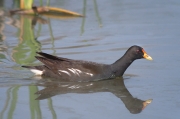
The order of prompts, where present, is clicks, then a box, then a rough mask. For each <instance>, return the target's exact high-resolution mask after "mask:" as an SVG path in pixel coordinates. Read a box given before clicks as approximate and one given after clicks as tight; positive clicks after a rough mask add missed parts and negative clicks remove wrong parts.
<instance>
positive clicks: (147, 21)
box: [0, 0, 180, 119]
mask: <svg viewBox="0 0 180 119" xmlns="http://www.w3.org/2000/svg"><path fill="white" fill-rule="evenodd" d="M34 4H35V5H39V1H38V0H35V3H34ZM45 4H46V2H45V1H44V5H45ZM50 5H51V6H53V7H61V8H65V9H69V10H72V11H75V12H78V13H80V14H83V15H85V16H86V17H67V16H66V17H65V16H54V17H53V16H40V17H38V18H34V17H33V16H18V15H15V16H10V15H9V14H8V10H10V9H15V8H16V6H17V3H13V0H4V1H0V6H1V7H0V65H1V68H0V94H1V95H0V119H6V118H7V119H24V118H26V119H51V118H52V119H60V118H61V119H119V118H124V119H179V117H180V95H179V94H180V75H179V72H180V53H179V52H180V40H179V38H180V33H179V32H180V1H179V0H161V1H157V0H144V1H142V0H113V1H110V0H93V1H89V0H68V1H67V0H51V2H50ZM132 45H140V46H142V47H143V48H144V49H145V50H146V52H147V53H148V54H149V55H151V56H152V58H153V61H147V60H143V59H141V60H137V61H135V62H134V63H133V64H132V65H131V66H130V67H129V68H128V70H127V71H126V72H125V75H124V78H123V79H122V78H120V79H113V80H106V81H97V82H83V83H80V82H53V81H51V80H50V79H47V80H46V81H47V82H46V81H42V80H39V79H40V78H39V77H34V75H33V74H32V73H31V72H30V71H29V70H27V69H24V68H21V66H22V65H31V64H41V63H40V62H39V61H37V60H36V59H35V58H34V56H36V51H43V52H46V53H49V54H53V55H57V56H61V57H66V58H72V59H82V60H89V61H94V62H99V63H107V64H110V63H113V62H114V61H116V60H117V59H118V58H120V57H121V56H122V55H123V54H124V52H125V51H126V50H127V49H128V48H129V47H130V46H132ZM37 91H38V93H39V95H38V94H35V93H36V92H37ZM38 96H40V97H38ZM36 98H37V99H36ZM35 99H36V100H35ZM147 99H153V101H152V102H151V104H149V105H148V106H147V107H146V108H145V109H143V110H142V111H141V110H140V109H141V108H142V107H141V106H142V101H144V100H147Z"/></svg>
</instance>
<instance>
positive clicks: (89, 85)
mask: <svg viewBox="0 0 180 119" xmlns="http://www.w3.org/2000/svg"><path fill="white" fill-rule="evenodd" d="M39 85H40V86H45V87H46V88H44V89H42V90H40V91H38V92H36V94H38V95H39V96H38V98H37V100H42V99H46V98H50V97H52V96H55V95H58V94H66V93H95V92H111V93H113V94H114V95H116V96H117V97H118V98H120V99H121V100H122V102H123V103H124V105H125V107H126V108H127V109H128V110H129V111H130V113H132V114H137V113H140V112H141V111H142V110H143V109H145V107H146V106H147V105H148V104H150V103H151V101H152V99H149V100H146V101H143V100H140V99H137V98H134V97H133V96H132V95H131V94H130V92H129V91H128V90H127V88H126V86H125V85H124V79H123V78H116V79H112V80H102V81H93V82H57V81H56V82H45V83H42V82H41V84H39Z"/></svg>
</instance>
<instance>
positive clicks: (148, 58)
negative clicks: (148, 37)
mask: <svg viewBox="0 0 180 119" xmlns="http://www.w3.org/2000/svg"><path fill="white" fill-rule="evenodd" d="M142 52H143V53H144V55H143V57H144V58H145V59H147V60H153V59H152V57H151V56H149V55H148V54H147V53H146V51H145V50H144V49H142Z"/></svg>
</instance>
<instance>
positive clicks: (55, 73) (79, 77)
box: [22, 45, 153, 81]
mask: <svg viewBox="0 0 180 119" xmlns="http://www.w3.org/2000/svg"><path fill="white" fill-rule="evenodd" d="M37 54H38V56H35V58H36V59H38V60H39V61H40V62H42V63H43V65H39V66H22V67H24V68H28V69H30V71H32V72H33V73H35V75H40V76H42V77H49V78H53V79H57V80H62V81H97V80H103V79H112V78H115V77H122V76H123V74H124V72H125V71H126V69H127V68H128V67H129V66H130V65H131V64H132V63H133V61H135V60H137V59H143V58H144V59H147V60H153V59H152V57H151V56H149V55H148V54H147V53H146V51H145V50H144V49H143V48H142V47H140V46H137V45H133V46H131V47H130V48H129V49H128V50H127V51H126V52H125V54H124V55H123V56H122V57H121V58H119V59H118V60H117V61H115V62H114V63H112V64H102V63H96V62H91V61H84V60H73V59H68V58H63V57H57V56H53V55H50V54H47V53H43V52H37Z"/></svg>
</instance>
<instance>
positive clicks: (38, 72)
mask: <svg viewBox="0 0 180 119" xmlns="http://www.w3.org/2000/svg"><path fill="white" fill-rule="evenodd" d="M30 71H32V72H33V73H35V75H42V74H43V71H41V70H37V69H30Z"/></svg>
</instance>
